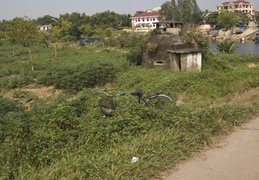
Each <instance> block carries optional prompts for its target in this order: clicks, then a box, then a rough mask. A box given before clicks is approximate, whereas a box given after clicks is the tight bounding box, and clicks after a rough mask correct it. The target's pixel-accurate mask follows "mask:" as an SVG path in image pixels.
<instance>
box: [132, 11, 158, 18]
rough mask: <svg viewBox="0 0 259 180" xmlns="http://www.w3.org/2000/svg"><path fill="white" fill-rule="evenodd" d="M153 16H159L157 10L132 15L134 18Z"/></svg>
mask: <svg viewBox="0 0 259 180" xmlns="http://www.w3.org/2000/svg"><path fill="white" fill-rule="evenodd" d="M153 16H160V13H159V12H145V13H141V14H139V15H137V16H134V18H136V17H153Z"/></svg>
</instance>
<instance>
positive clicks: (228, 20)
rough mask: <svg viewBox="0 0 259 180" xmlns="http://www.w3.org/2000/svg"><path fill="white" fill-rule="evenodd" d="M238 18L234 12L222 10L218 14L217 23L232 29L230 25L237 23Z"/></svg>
mask: <svg viewBox="0 0 259 180" xmlns="http://www.w3.org/2000/svg"><path fill="white" fill-rule="evenodd" d="M238 21H239V19H238V16H237V14H236V13H235V12H229V11H222V12H220V14H219V15H218V25H220V26H222V27H224V28H226V30H232V27H233V26H234V25H236V24H237V23H238Z"/></svg>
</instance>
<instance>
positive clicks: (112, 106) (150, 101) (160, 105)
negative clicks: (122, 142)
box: [99, 89, 173, 117]
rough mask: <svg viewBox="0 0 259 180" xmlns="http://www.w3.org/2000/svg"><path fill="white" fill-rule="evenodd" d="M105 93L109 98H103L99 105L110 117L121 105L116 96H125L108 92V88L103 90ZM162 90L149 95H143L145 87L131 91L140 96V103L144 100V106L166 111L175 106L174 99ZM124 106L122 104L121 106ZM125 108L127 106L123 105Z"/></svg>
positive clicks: (104, 113) (105, 114)
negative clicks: (115, 98)
mask: <svg viewBox="0 0 259 180" xmlns="http://www.w3.org/2000/svg"><path fill="white" fill-rule="evenodd" d="M102 93H103V94H105V95H106V96H107V97H109V99H107V98H103V99H101V100H100V101H99V107H100V110H101V112H102V114H103V115H104V116H106V117H110V116H112V115H113V114H114V111H115V110H116V107H117V106H119V105H118V104H117V102H116V101H115V100H113V98H114V97H119V96H124V95H126V94H125V93H124V94H115V95H111V94H108V93H107V90H104V91H103V92H102ZM161 93H162V91H161V90H160V91H157V92H155V93H151V94H148V95H147V96H144V97H143V89H139V90H137V91H134V92H132V93H130V94H131V95H133V96H137V97H138V103H139V104H140V103H141V101H143V106H146V107H153V108H155V109H158V110H161V111H163V112H166V111H167V110H168V108H170V107H171V106H173V99H172V98H171V97H169V96H167V95H165V94H161ZM121 107H122V106H121ZM123 108H125V107H123Z"/></svg>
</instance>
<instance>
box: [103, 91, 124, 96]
mask: <svg viewBox="0 0 259 180" xmlns="http://www.w3.org/2000/svg"><path fill="white" fill-rule="evenodd" d="M106 91H107V90H104V91H103V94H105V95H106V96H109V97H117V96H124V95H125V94H114V95H111V94H108V93H107V92H106Z"/></svg>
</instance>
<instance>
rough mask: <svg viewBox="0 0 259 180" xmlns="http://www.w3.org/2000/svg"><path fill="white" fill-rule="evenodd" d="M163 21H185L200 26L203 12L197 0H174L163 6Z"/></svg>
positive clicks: (161, 11)
mask: <svg viewBox="0 0 259 180" xmlns="http://www.w3.org/2000/svg"><path fill="white" fill-rule="evenodd" d="M160 13H161V20H164V21H183V22H185V23H186V24H192V25H194V24H199V23H201V22H202V14H203V12H202V11H201V10H200V8H199V6H198V5H197V3H196V0H172V1H167V2H165V3H164V4H162V6H161V10H160Z"/></svg>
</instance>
